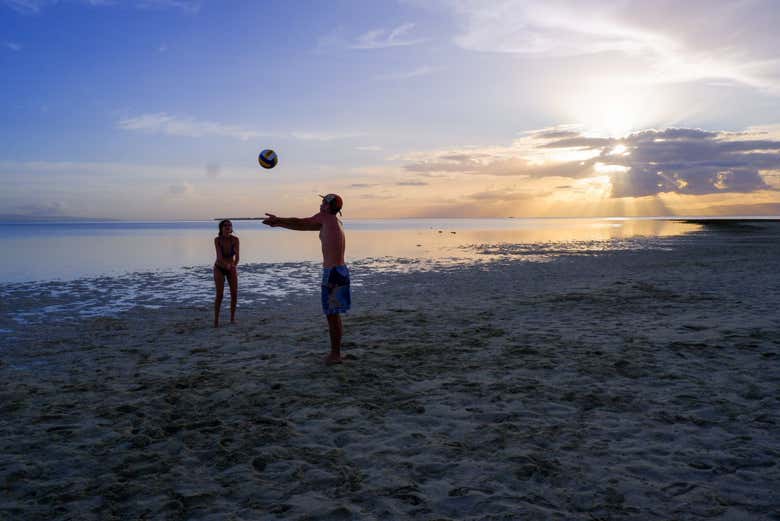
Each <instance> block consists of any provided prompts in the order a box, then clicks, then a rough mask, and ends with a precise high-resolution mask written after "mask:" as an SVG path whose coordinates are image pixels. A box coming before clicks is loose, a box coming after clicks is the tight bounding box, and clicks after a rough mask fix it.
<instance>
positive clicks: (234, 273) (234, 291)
mask: <svg viewBox="0 0 780 521" xmlns="http://www.w3.org/2000/svg"><path fill="white" fill-rule="evenodd" d="M228 284H230V323H231V324H234V323H235V322H236V302H238V270H236V269H235V268H233V269H232V270H230V275H228Z"/></svg>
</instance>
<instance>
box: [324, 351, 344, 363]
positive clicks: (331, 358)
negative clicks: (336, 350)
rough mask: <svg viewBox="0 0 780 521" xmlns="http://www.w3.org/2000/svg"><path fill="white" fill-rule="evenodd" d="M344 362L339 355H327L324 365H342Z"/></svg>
mask: <svg viewBox="0 0 780 521" xmlns="http://www.w3.org/2000/svg"><path fill="white" fill-rule="evenodd" d="M342 363H344V360H343V359H342V358H341V356H339V355H334V354H329V355H328V356H326V357H325V365H335V364H342Z"/></svg>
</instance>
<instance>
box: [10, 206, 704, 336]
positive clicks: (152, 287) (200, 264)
mask: <svg viewBox="0 0 780 521" xmlns="http://www.w3.org/2000/svg"><path fill="white" fill-rule="evenodd" d="M233 224H234V231H235V234H236V235H237V236H238V237H240V239H241V262H240V265H239V293H240V303H241V306H246V305H258V304H261V303H265V302H269V301H270V300H272V299H276V298H279V297H283V296H285V295H290V294H293V293H301V294H316V293H317V292H318V291H319V289H318V288H319V275H320V273H319V266H320V263H321V253H320V244H319V240H318V238H317V233H316V232H294V231H289V230H283V229H272V228H268V227H266V226H264V225H262V223H260V222H259V221H234V223H233ZM344 227H345V229H346V232H347V262H348V263H349V264H350V267H351V270H352V274H353V285H354V286H356V287H359V286H361V285H362V284H363V280H365V278H366V277H370V276H371V274H372V273H382V272H408V271H426V270H427V271H431V270H439V271H441V270H447V269H456V268H457V267H458V266H462V265H467V264H468V265H471V264H474V263H486V262H490V261H492V260H496V259H511V260H512V261H513V262H514V261H517V262H546V261H550V260H553V259H555V258H556V257H559V256H561V255H593V254H598V253H602V252H607V251H616V250H639V249H665V248H669V247H673V244H674V243H677V242H679V240H680V237H684V236H685V234H687V233H689V232H692V231H696V230H698V229H700V226H698V225H695V224H686V223H681V222H675V221H665V220H653V219H633V220H632V219H577V220H574V219H436V220H427V219H420V220H393V221H379V220H371V221H369V220H365V221H345V223H344ZM216 232H217V223H216V222H212V221H199V222H102V223H26V224H16V223H14V224H10V223H7V224H0V248H2V251H3V252H5V253H4V259H6V260H7V262H3V263H2V264H0V345H1V344H2V343H3V342H12V341H13V338H14V335H15V334H16V333H17V332H20V331H21V330H23V329H25V328H27V327H37V326H41V325H43V326H45V327H50V326H51V325H52V324H54V323H56V322H58V321H62V320H64V321H69V320H79V319H82V318H86V317H105V316H115V315H117V314H118V313H122V312H125V311H128V310H131V309H134V308H150V309H158V308H161V307H166V306H171V305H173V306H177V305H185V306H192V305H196V306H204V307H208V306H210V305H211V304H212V303H213V299H214V281H213V274H212V265H213V263H214V257H215V252H214V246H213V238H214V236H215V235H216ZM223 307H225V308H227V306H223Z"/></svg>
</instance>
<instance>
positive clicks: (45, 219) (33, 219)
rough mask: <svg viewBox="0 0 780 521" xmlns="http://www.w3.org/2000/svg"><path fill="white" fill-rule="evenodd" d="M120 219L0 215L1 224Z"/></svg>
mask: <svg viewBox="0 0 780 521" xmlns="http://www.w3.org/2000/svg"><path fill="white" fill-rule="evenodd" d="M119 220H120V219H106V218H98V217H73V216H70V215H18V214H0V221H3V222H55V221H69V222H73V221H79V222H105V221H119Z"/></svg>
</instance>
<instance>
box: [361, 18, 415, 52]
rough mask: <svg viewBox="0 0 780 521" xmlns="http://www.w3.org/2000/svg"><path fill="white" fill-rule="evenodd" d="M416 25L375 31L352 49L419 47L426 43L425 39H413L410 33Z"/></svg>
mask: <svg viewBox="0 0 780 521" xmlns="http://www.w3.org/2000/svg"><path fill="white" fill-rule="evenodd" d="M414 26H415V24H413V23H405V24H403V25H399V26H398V27H396V28H394V29H390V30H387V29H373V30H371V31H368V32H366V33H364V34H362V35H360V36H359V37H358V38H357V40H356V41H355V42H354V43H353V44H352V45H350V47H351V48H352V49H386V48H388V47H404V46H408V45H417V44H420V43H423V42H425V41H426V39H425V38H412V37H409V36H408V33H410V32H411V31H412V29H414Z"/></svg>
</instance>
